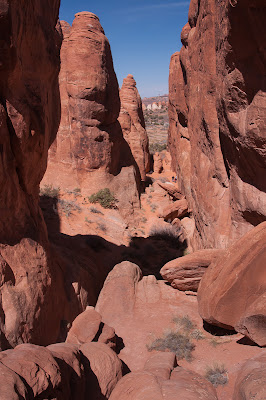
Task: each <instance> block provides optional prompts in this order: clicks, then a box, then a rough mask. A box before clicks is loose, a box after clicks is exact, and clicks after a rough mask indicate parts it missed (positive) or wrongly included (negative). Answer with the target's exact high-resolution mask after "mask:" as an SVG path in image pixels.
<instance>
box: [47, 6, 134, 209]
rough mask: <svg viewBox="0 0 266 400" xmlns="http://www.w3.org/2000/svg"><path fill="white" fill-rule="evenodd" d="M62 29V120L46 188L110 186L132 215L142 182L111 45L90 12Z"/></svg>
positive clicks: (89, 191) (51, 153) (90, 189)
mask: <svg viewBox="0 0 266 400" xmlns="http://www.w3.org/2000/svg"><path fill="white" fill-rule="evenodd" d="M61 26H62V31H63V36H64V39H63V44H62V50H61V72H60V76H59V82H60V94H61V107H62V117H61V123H60V127H59V131H58V134H57V138H56V140H55V141H54V143H53V145H52V146H51V149H50V151H49V158H48V168H47V171H46V174H45V176H44V179H43V181H42V186H43V185H45V184H52V185H53V186H59V187H60V188H61V189H62V190H68V189H73V188H77V187H78V188H81V191H82V194H83V195H84V196H86V195H90V194H92V193H95V192H97V191H98V190H100V189H103V188H105V187H109V189H110V190H111V191H113V192H115V194H116V197H117V198H118V200H119V208H120V209H121V212H122V213H124V214H128V215H130V214H131V212H132V205H133V206H135V207H138V206H139V198H138V190H137V184H138V182H137V181H138V179H137V178H136V172H135V166H134V165H135V162H134V159H133V156H132V154H131V150H130V148H129V145H128V143H127V142H126V140H125V139H124V137H123V134H122V129H121V126H120V124H119V122H118V116H119V111H120V100H119V88H118V82H117V78H116V75H115V72H114V68H113V60H112V55H111V50H110V45H109V42H108V40H107V38H106V36H105V35H104V31H103V28H102V27H101V24H100V22H99V19H98V17H97V16H96V15H94V14H92V13H90V12H80V13H78V14H76V15H75V19H74V22H73V25H72V27H70V26H69V24H67V23H66V22H64V21H62V22H61ZM125 187H126V188H127V190H125ZM129 210H130V212H129Z"/></svg>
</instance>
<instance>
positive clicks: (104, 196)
mask: <svg viewBox="0 0 266 400" xmlns="http://www.w3.org/2000/svg"><path fill="white" fill-rule="evenodd" d="M88 199H89V201H90V202H91V203H94V204H95V203H99V204H100V205H101V206H102V207H103V208H116V205H115V203H116V201H117V200H116V198H115V197H114V195H113V194H112V193H111V192H110V190H109V189H108V188H105V189H101V190H99V192H97V193H94V194H92V195H91V196H90V197H88Z"/></svg>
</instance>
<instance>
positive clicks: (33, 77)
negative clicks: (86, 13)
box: [0, 0, 63, 350]
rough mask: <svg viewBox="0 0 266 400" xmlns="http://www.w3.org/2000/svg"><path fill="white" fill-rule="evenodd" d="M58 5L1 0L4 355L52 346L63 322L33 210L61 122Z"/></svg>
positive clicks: (0, 324) (0, 344) (56, 275)
mask: <svg viewBox="0 0 266 400" xmlns="http://www.w3.org/2000/svg"><path fill="white" fill-rule="evenodd" d="M59 3H60V2H59V0H49V1H47V2H45V3H44V2H43V1H41V0H34V1H33V0H29V1H28V2H27V6H25V5H24V2H23V3H22V2H20V1H17V0H14V1H9V0H4V1H1V3H0V20H1V26H0V35H1V46H0V47H1V49H0V94H1V96H0V97H1V101H0V132H1V134H0V153H1V165H0V182H1V196H0V292H1V295H0V298H1V301H0V348H1V349H2V350H3V349H5V348H9V347H11V346H15V345H16V344H19V343H22V342H24V341H32V342H35V343H39V344H48V343H51V342H52V341H54V340H56V338H57V335H58V331H59V325H60V320H61V310H60V307H59V306H58V304H59V303H60V301H61V294H62V292H63V290H62V287H61V278H60V272H59V271H57V270H56V269H55V268H54V267H53V266H52V263H51V256H50V251H49V245H48V239H47V231H46V226H45V224H44V221H43V217H42V213H41V211H40V208H39V183H40V181H41V179H42V177H43V174H44V172H45V169H46V163H47V153H48V148H49V145H50V144H51V143H52V141H53V140H54V138H55V136H56V132H57V129H58V125H59V121H60V100H59V89H58V73H59V66H60V60H59V50H60V45H61V34H60V32H59V31H60V29H59V30H57V29H56V23H57V19H58V12H59ZM56 286H57V288H56V290H57V292H55V287H56Z"/></svg>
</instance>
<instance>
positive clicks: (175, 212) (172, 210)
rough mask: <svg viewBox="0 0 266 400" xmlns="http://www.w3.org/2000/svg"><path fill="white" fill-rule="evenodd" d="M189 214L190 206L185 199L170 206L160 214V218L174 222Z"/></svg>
mask: <svg viewBox="0 0 266 400" xmlns="http://www.w3.org/2000/svg"><path fill="white" fill-rule="evenodd" d="M187 213H188V204H187V201H186V199H185V198H183V199H181V200H176V201H175V202H173V203H172V204H171V205H170V206H167V207H166V208H165V209H164V210H162V211H161V212H160V213H159V215H158V216H159V217H161V218H164V219H165V220H171V221H172V220H174V219H175V218H179V219H181V218H183V217H185V216H186V215H187Z"/></svg>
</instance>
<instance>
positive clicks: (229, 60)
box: [169, 0, 266, 248]
mask: <svg viewBox="0 0 266 400" xmlns="http://www.w3.org/2000/svg"><path fill="white" fill-rule="evenodd" d="M265 17H266V9H265V4H264V3H263V1H261V0H254V1H252V2H249V1H247V0H245V1H241V2H240V1H234V2H232V1H225V0H223V1H220V2H216V1H214V0H212V1H207V0H200V1H199V2H198V1H194V0H193V1H191V4H190V9H189V23H188V24H186V25H185V27H184V28H183V30H182V33H181V41H182V43H183V47H182V49H181V51H180V53H175V54H174V55H173V56H172V58H171V64H170V78H169V117H170V133H169V148H170V151H171V154H172V158H173V167H174V169H175V170H176V172H177V175H178V179H179V185H180V188H181V189H182V191H183V192H184V194H185V195H186V198H187V200H188V202H189V206H190V208H191V209H192V210H193V213H194V217H195V222H196V232H197V233H196V234H195V236H194V248H201V247H216V248H224V247H226V246H227V245H228V244H229V243H230V242H231V241H233V240H235V239H237V238H239V237H241V236H242V235H243V234H245V233H246V232H247V231H248V230H250V229H251V228H252V227H253V226H256V225H258V224H259V223H260V222H262V221H264V220H265V215H266V206H265V204H266V194H265V192H266V181H265V179H264V178H263V176H264V177H265V115H266V113H265V107H266V94H265V91H266V86H265V85H266V83H265V71H266V61H265V60H266V58H265V57H266V50H265V43H266V33H265V29H264V21H265ZM249 32H251V34H250V33H249Z"/></svg>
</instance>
